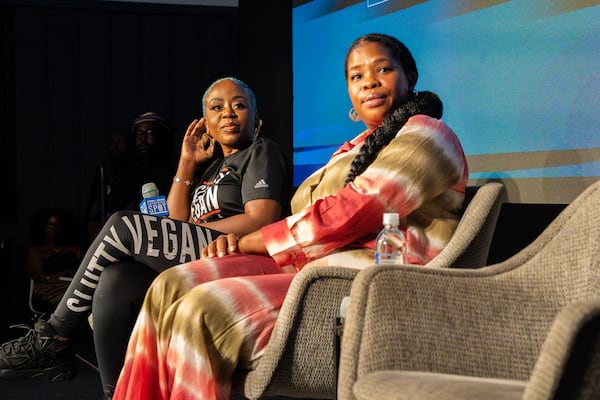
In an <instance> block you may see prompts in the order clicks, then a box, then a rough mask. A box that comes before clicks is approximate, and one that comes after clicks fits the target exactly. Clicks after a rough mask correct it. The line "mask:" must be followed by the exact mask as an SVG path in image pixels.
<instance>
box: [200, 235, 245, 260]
mask: <svg viewBox="0 0 600 400" xmlns="http://www.w3.org/2000/svg"><path fill="white" fill-rule="evenodd" d="M239 240H240V238H238V237H237V235H236V234H234V233H230V234H227V235H220V236H218V237H217V238H216V239H215V240H213V241H212V242H210V243H209V244H208V246H206V247H205V248H203V249H202V258H213V257H223V256H226V255H228V254H235V253H238V252H239V251H238V241H239Z"/></svg>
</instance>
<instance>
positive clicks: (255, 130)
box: [252, 118, 262, 142]
mask: <svg viewBox="0 0 600 400" xmlns="http://www.w3.org/2000/svg"><path fill="white" fill-rule="evenodd" d="M261 127H262V119H260V118H259V119H258V122H257V124H256V128H254V136H252V141H253V142H256V140H257V139H258V134H259V132H260V128H261Z"/></svg>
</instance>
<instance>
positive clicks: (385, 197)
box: [113, 34, 468, 400]
mask: <svg viewBox="0 0 600 400" xmlns="http://www.w3.org/2000/svg"><path fill="white" fill-rule="evenodd" d="M344 66H345V76H346V84H347V87H348V94H349V95H350V100H351V102H352V105H353V107H354V110H355V112H352V113H351V114H350V115H351V116H352V117H354V118H353V119H356V120H359V119H361V120H362V121H363V123H364V124H365V126H366V130H365V131H363V132H362V133H361V134H359V135H358V136H356V137H355V138H354V139H352V140H351V141H350V142H347V143H345V144H344V145H343V146H342V147H341V148H340V149H339V150H338V151H336V152H335V153H334V154H333V155H332V157H331V158H330V160H329V161H328V163H327V164H326V165H325V166H324V167H323V168H321V169H319V170H318V171H316V172H315V173H314V174H312V175H311V176H310V177H308V178H307V179H306V180H305V181H304V182H303V183H302V184H301V185H300V186H299V187H298V189H297V190H296V192H295V194H294V197H293V199H292V212H293V214H292V215H291V216H288V217H287V218H285V219H284V220H282V221H278V222H275V223H272V224H269V225H267V226H264V227H262V228H261V229H260V230H257V231H255V232H252V233H249V234H247V235H244V236H241V237H240V235H234V234H229V235H222V236H219V237H218V238H217V240H216V241H214V242H212V243H211V244H209V246H207V247H205V248H204V249H203V250H202V255H203V258H202V259H200V260H197V261H192V262H188V263H185V264H183V265H179V266H175V267H172V268H170V269H168V270H165V271H164V272H162V273H161V274H160V275H159V276H158V277H157V278H156V279H155V280H154V281H153V283H152V285H151V286H150V288H149V290H148V292H147V294H146V297H145V299H144V303H143V305H142V308H141V311H140V314H139V317H138V319H137V322H136V325H135V327H134V329H133V332H132V336H131V339H130V341H129V346H128V349H127V355H126V359H125V365H124V367H123V370H122V372H121V375H120V377H119V381H118V383H117V387H116V390H115V393H114V396H113V400H125V399H127V400H145V399H154V400H161V399H189V398H201V399H204V400H208V399H230V398H231V394H232V390H236V391H239V390H240V388H242V387H243V379H244V372H245V371H248V370H252V369H253V368H254V366H255V365H256V362H257V360H258V359H259V358H260V357H261V355H262V354H263V352H264V350H265V346H266V345H267V343H268V340H269V337H270V335H271V332H272V330H273V326H274V324H275V321H276V319H277V317H278V313H279V310H280V308H281V304H282V303H283V300H284V298H285V296H286V293H287V290H288V287H289V285H290V284H291V282H292V279H293V278H294V276H295V273H294V272H295V271H299V270H301V269H303V268H307V267H311V266H327V265H336V266H345V267H351V268H362V267H365V266H368V265H372V264H373V260H374V251H373V247H374V242H375V238H376V236H377V233H378V232H379V230H380V228H381V215H382V214H383V213H384V212H397V213H399V215H400V217H401V218H402V223H401V224H402V226H401V229H402V230H403V231H404V232H405V234H406V237H407V247H408V261H409V262H410V263H412V264H425V263H427V262H428V261H429V260H431V259H432V258H434V257H435V256H436V255H437V254H439V252H440V251H441V250H442V249H443V248H444V246H446V244H447V243H448V241H449V240H450V237H451V236H452V234H453V233H454V231H455V229H456V226H457V224H458V220H459V216H460V209H461V206H462V203H463V201H464V192H465V187H466V184H467V180H468V168H467V160H466V157H465V155H464V152H463V149H462V147H461V145H460V141H459V140H458V137H457V136H456V135H455V133H454V132H453V131H452V130H451V129H450V128H449V127H448V126H447V125H446V124H445V123H444V122H443V121H442V120H440V119H439V118H441V115H442V108H443V107H442V103H441V101H440V99H439V98H438V97H437V96H436V95H435V94H433V93H431V92H419V93H417V92H415V91H414V87H415V84H416V82H417V78H418V71H417V67H416V63H415V60H414V59H413V56H412V54H411V53H410V51H409V50H408V49H407V48H406V46H405V45H404V44H403V43H402V42H400V41H399V40H397V39H396V38H394V37H391V36H388V35H384V34H368V35H365V36H363V37H360V38H358V39H357V40H356V41H355V42H354V43H353V44H352V45H351V46H350V49H349V50H348V53H347V55H346V60H345V63H344ZM205 257H210V258H208V259H207V258H205ZM214 257H218V258H214ZM285 272H291V273H285ZM242 395H243V393H242Z"/></svg>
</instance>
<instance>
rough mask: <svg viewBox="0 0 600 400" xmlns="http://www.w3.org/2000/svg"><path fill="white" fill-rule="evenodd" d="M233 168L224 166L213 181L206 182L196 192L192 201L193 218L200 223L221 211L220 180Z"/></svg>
mask: <svg viewBox="0 0 600 400" xmlns="http://www.w3.org/2000/svg"><path fill="white" fill-rule="evenodd" d="M230 173H231V170H230V169H229V168H228V167H223V168H221V170H220V171H219V173H218V174H217V176H216V177H215V179H214V180H213V181H212V182H204V183H203V184H202V185H200V186H198V187H197V188H196V190H195V192H194V196H193V198H194V200H193V202H192V218H193V221H194V223H196V224H198V223H201V222H203V221H204V220H205V219H207V218H209V217H210V216H212V215H215V214H218V213H220V212H221V207H220V206H219V182H221V181H222V180H223V179H225V178H226V177H227V176H228V175H229V174H230Z"/></svg>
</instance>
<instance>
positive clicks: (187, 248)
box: [48, 211, 220, 369]
mask: <svg viewBox="0 0 600 400" xmlns="http://www.w3.org/2000/svg"><path fill="white" fill-rule="evenodd" d="M219 234H220V232H217V231H214V230H211V229H207V228H203V227H201V226H198V225H194V224H190V223H187V222H182V221H177V220H173V219H169V218H161V217H154V216H151V215H147V214H141V213H138V212H130V211H119V212H116V213H114V214H112V215H111V217H110V218H109V219H108V221H107V222H106V224H105V225H104V227H103V228H102V229H101V230H100V232H99V233H98V236H97V237H96V239H95V240H94V241H93V243H92V244H91V245H90V248H89V249H88V250H87V252H86V254H85V256H84V258H83V260H82V262H81V264H80V266H79V269H78V270H77V272H76V273H75V276H74V277H73V281H72V282H71V284H70V285H69V287H68V288H67V291H66V292H65V294H64V296H63V298H62V300H61V301H60V303H59V304H58V306H57V307H56V310H55V311H54V313H53V314H52V315H51V317H50V319H49V321H48V322H49V323H50V325H51V326H52V327H53V328H54V330H55V331H56V333H57V334H59V335H61V336H65V337H69V336H71V335H72V334H73V333H74V332H75V331H76V329H77V328H78V327H79V326H80V325H81V323H82V321H86V320H87V316H88V315H89V313H90V312H91V310H92V304H95V306H96V307H95V309H94V315H95V314H96V313H97V312H99V313H100V314H99V315H104V314H103V313H105V312H108V311H107V310H103V308H104V307H105V306H104V305H103V304H104V303H105V301H103V300H102V299H101V298H95V294H96V289H97V287H98V285H99V283H100V282H101V281H102V292H103V293H102V297H103V298H104V299H106V298H107V296H117V294H118V292H119V291H121V292H122V291H129V290H130V288H128V287H127V285H124V287H119V285H117V286H115V288H114V290H113V289H112V288H111V285H113V284H115V283H114V282H115V281H118V280H119V278H118V276H115V277H114V278H112V279H106V280H104V279H101V277H102V276H103V275H104V272H105V271H114V270H116V269H123V270H125V269H128V268H131V271H122V272H123V274H124V275H123V276H126V275H127V276H128V277H129V278H128V280H129V281H135V279H130V277H131V275H136V274H137V273H139V270H140V268H141V269H143V268H146V269H148V274H150V275H148V276H151V275H152V274H154V275H156V274H158V273H160V272H161V271H164V270H165V269H167V268H169V267H171V266H173V265H178V264H182V263H184V262H188V261H192V260H196V259H198V258H200V257H201V249H202V248H203V247H205V246H206V245H207V244H208V243H210V242H211V241H212V240H213V239H215V238H216V237H217V236H218V235H219ZM136 271H138V272H136ZM107 275H108V274H107ZM145 275H147V274H145ZM107 278H108V276H107ZM147 279H150V278H148V277H147ZM110 282H113V283H110ZM149 282H150V281H149V280H148V281H146V283H144V280H143V279H142V280H140V281H139V282H138V283H139V284H140V285H141V286H140V287H137V288H136V289H135V290H132V291H131V292H129V293H128V294H127V293H123V294H122V296H124V297H123V299H122V301H124V302H125V303H127V302H128V301H133V303H132V304H134V307H133V309H135V308H136V307H137V308H138V309H139V304H138V303H139V300H140V299H139V298H140V293H141V292H142V291H144V290H145V288H147V286H148V285H149ZM136 292H137V293H136ZM142 295H143V294H142ZM119 296H120V295H119ZM114 300H115V301H116V300H118V299H117V298H116V297H115V298H114ZM135 304H137V305H135ZM110 307H114V304H113V305H112V306H110V305H109V304H108V303H106V308H107V309H109V308H110ZM128 318H129V317H126V319H128ZM94 319H96V315H95V318H94ZM103 321H106V322H107V323H110V325H112V326H114V327H116V328H117V329H110V328H108V327H105V326H104V322H103ZM117 325H119V323H118V322H117V321H114V322H113V321H111V319H110V318H102V317H101V318H100V320H97V319H96V322H95V323H94V338H95V340H96V338H98V339H100V340H101V348H100V349H99V350H100V352H101V353H103V352H104V349H106V348H107V347H106V346H104V345H103V344H104V342H105V341H106V342H110V339H113V340H115V341H117V340H119V341H121V343H123V339H124V342H125V343H126V341H127V340H128V339H129V334H130V333H131V322H130V323H128V324H127V325H126V326H127V328H125V326H119V327H117ZM97 329H98V330H99V331H98V332H97V333H96V330H97ZM112 334H114V335H125V334H126V336H122V337H120V338H118V339H117V338H116V337H112V338H109V337H107V336H105V335H112ZM100 336H102V338H100ZM118 353H119V354H120V357H121V362H122V360H123V358H122V356H123V354H124V349H123V348H122V347H121V348H120V349H119V350H118ZM97 357H98V362H99V364H101V362H102V361H101V360H105V358H104V357H105V354H100V355H98V354H97ZM99 366H100V368H101V369H102V368H103V366H102V365H99Z"/></svg>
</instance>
